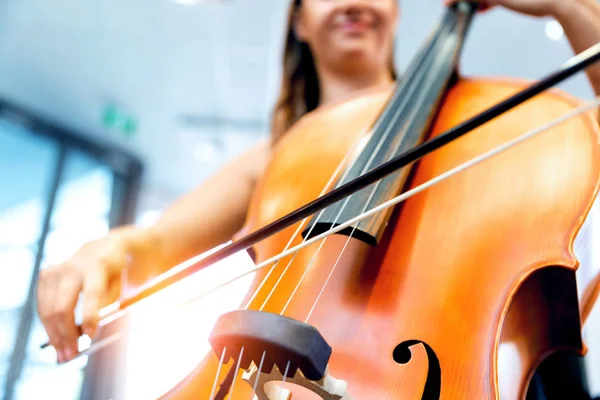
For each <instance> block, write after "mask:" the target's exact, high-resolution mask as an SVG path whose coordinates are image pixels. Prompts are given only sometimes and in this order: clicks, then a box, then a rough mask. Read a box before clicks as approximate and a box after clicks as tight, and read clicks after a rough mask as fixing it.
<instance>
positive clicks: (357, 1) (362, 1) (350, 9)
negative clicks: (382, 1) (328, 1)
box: [340, 0, 372, 17]
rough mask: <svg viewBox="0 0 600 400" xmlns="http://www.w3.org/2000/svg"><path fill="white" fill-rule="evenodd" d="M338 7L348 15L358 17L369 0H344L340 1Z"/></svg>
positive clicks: (367, 5)
mask: <svg viewBox="0 0 600 400" xmlns="http://www.w3.org/2000/svg"><path fill="white" fill-rule="evenodd" d="M371 1H372V0H371ZM340 7H342V9H343V10H342V11H344V12H345V13H346V14H347V15H348V16H351V17H358V16H359V15H361V14H362V13H364V12H365V11H366V10H367V8H368V7H369V0H346V1H342V2H340Z"/></svg>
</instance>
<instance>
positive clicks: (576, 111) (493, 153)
mask: <svg viewBox="0 0 600 400" xmlns="http://www.w3.org/2000/svg"><path fill="white" fill-rule="evenodd" d="M599 105H600V96H598V97H596V98H595V99H594V100H591V101H589V102H587V103H585V104H583V105H581V106H580V107H578V108H576V109H573V110H571V111H569V112H567V113H565V114H564V115H563V116H561V117H558V118H557V119H556V120H554V121H551V122H548V123H546V124H544V125H542V126H541V127H538V128H535V129H533V130H531V131H529V132H527V133H525V134H523V135H521V136H519V137H517V138H515V139H513V140H511V141H509V142H506V143H504V144H502V145H499V146H497V147H495V148H493V149H491V150H489V151H487V152H486V153H482V154H481V155H479V156H477V157H475V158H472V159H470V160H468V161H466V162H464V163H462V164H459V165H458V166H456V167H454V168H452V169H450V170H448V171H446V172H444V173H442V174H440V175H438V176H436V177H435V178H432V179H430V180H429V181H426V182H424V183H422V184H421V185H419V186H416V187H414V188H412V189H410V190H408V191H406V192H404V193H402V194H400V195H398V196H396V197H394V198H393V199H390V200H388V201H387V202H385V203H382V204H380V205H378V206H376V207H374V208H371V209H370V210H369V211H367V212H365V213H363V214H361V215H358V216H356V217H354V218H352V219H350V220H348V221H346V222H344V223H343V224H340V225H338V226H336V227H335V228H332V229H330V230H328V231H326V232H323V233H321V234H319V235H318V236H315V237H313V238H311V239H309V240H307V241H306V242H303V243H301V244H298V245H296V246H294V247H292V248H290V249H288V250H287V251H285V252H282V253H279V254H277V255H275V256H273V257H271V258H269V259H267V260H265V261H263V262H261V263H259V264H257V265H255V266H254V267H252V268H249V269H248V270H247V271H245V272H243V273H240V274H239V275H237V276H236V277H234V278H230V279H227V280H226V281H225V282H222V283H220V284H218V285H215V286H213V287H212V288H210V289H207V290H204V291H201V292H199V293H197V294H196V295H194V297H192V298H191V299H188V300H185V301H182V302H181V303H179V304H177V305H175V306H172V307H170V308H169V309H167V310H163V311H162V312H163V313H165V314H167V315H168V313H170V312H171V311H172V309H174V308H179V307H184V306H186V305H188V304H191V303H193V302H195V301H197V300H198V299H200V298H203V297H204V296H206V295H208V294H210V293H212V292H214V291H215V290H218V289H220V288H221V287H224V286H227V285H228V284H230V283H232V282H235V281H236V280H238V279H241V278H243V277H245V276H247V275H249V274H252V273H254V272H256V271H259V270H261V269H263V268H266V267H268V266H269V265H271V264H272V263H273V262H276V261H277V260H280V259H282V258H285V257H287V256H288V255H290V254H293V253H294V252H296V251H298V250H300V249H302V248H304V247H307V246H310V245H311V244H313V243H315V242H317V241H319V240H321V239H323V238H325V237H327V236H330V235H333V234H335V233H337V232H339V231H341V230H344V229H346V228H348V227H351V226H352V225H354V224H355V223H356V222H358V221H362V220H363V219H367V218H369V217H371V216H372V215H374V214H376V213H378V212H381V211H383V210H385V209H387V208H389V207H392V206H395V205H397V204H399V203H401V202H403V201H405V200H407V199H408V198H410V197H412V196H414V195H416V194H418V193H420V192H422V191H424V190H426V189H428V188H430V187H432V186H434V185H436V184H438V183H440V182H442V181H444V180H446V179H448V178H450V177H452V176H453V175H456V174H458V173H460V172H462V171H464V170H467V169H468V168H470V167H472V166H474V165H476V164H479V163H481V162H483V161H485V160H487V159H488V158H491V157H494V156H496V155H498V154H500V153H502V152H504V151H506V150H508V149H510V148H512V147H514V146H516V145H518V144H520V143H521V142H524V141H526V140H529V139H531V138H533V137H534V136H537V135H538V134H540V133H542V132H544V131H546V130H548V129H550V128H553V127H555V126H556V125H559V124H561V123H563V122H565V121H566V120H568V119H570V118H573V117H575V116H577V115H579V114H583V113H584V112H586V111H589V110H591V109H592V108H594V107H597V106H599ZM153 314H154V315H156V314H160V312H158V313H157V312H156V311H153ZM140 325H142V324H140ZM131 330H132V329H130V328H127V329H124V330H121V331H119V332H117V333H115V334H113V335H111V336H109V337H107V338H105V339H103V340H101V341H98V342H97V343H96V344H93V345H92V346H90V347H89V348H88V349H86V350H84V351H82V352H81V353H79V354H78V355H77V356H76V357H75V358H77V357H79V356H81V355H86V354H92V353H93V352H95V351H97V348H98V347H100V348H102V347H104V346H106V344H104V342H105V341H108V340H110V341H114V340H115V338H114V337H115V336H120V335H122V334H124V333H125V332H129V331H131Z"/></svg>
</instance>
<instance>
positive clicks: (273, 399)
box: [242, 364, 352, 400]
mask: <svg viewBox="0 0 600 400" xmlns="http://www.w3.org/2000/svg"><path fill="white" fill-rule="evenodd" d="M257 378H258V384H256V385H255V383H256V379H257ZM242 379H243V380H244V381H245V382H246V383H248V384H249V385H250V386H251V387H255V386H256V392H255V395H254V399H255V400H292V399H293V398H294V397H292V395H293V394H294V391H293V389H291V390H289V389H286V388H283V387H281V386H279V385H278V383H280V382H282V381H283V374H282V373H281V371H280V370H279V368H277V366H275V367H273V369H272V371H271V372H270V373H268V374H267V373H264V372H263V373H260V374H259V373H258V368H257V367H256V365H254V364H253V365H252V366H251V367H250V369H248V370H247V371H245V372H244V374H243V376H242ZM285 382H286V383H290V384H294V385H296V386H299V387H302V388H304V389H307V390H309V391H311V392H312V393H314V394H316V395H317V396H319V397H320V398H321V399H323V400H352V397H350V394H348V391H347V389H348V383H347V382H346V381H343V380H341V379H336V378H334V377H332V376H331V375H329V374H328V373H327V372H326V373H325V375H324V376H323V377H322V378H321V379H319V380H318V381H311V380H309V379H307V378H306V377H304V375H302V372H301V371H300V370H298V371H297V372H296V374H294V376H292V377H290V376H288V377H287V378H286V380H285Z"/></svg>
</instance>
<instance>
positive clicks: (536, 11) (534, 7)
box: [444, 0, 572, 17]
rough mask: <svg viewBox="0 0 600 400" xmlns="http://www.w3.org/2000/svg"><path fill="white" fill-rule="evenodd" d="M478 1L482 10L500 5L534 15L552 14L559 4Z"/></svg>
mask: <svg viewBox="0 0 600 400" xmlns="http://www.w3.org/2000/svg"><path fill="white" fill-rule="evenodd" d="M457 1H458V0H444V4H446V6H448V5H451V4H453V3H456V2H457ZM568 1H572V0H568ZM479 3H480V4H481V7H482V9H483V10H486V9H489V8H491V7H495V6H501V7H504V8H507V9H509V10H513V11H517V12H520V13H522V14H526V15H531V16H535V17H545V16H550V15H554V14H555V12H556V8H557V7H558V4H559V3H558V2H557V1H556V0H481V1H479Z"/></svg>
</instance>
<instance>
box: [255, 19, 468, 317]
mask: <svg viewBox="0 0 600 400" xmlns="http://www.w3.org/2000/svg"><path fill="white" fill-rule="evenodd" d="M445 18H446V19H447V18H450V15H449V14H447V15H446V16H445ZM457 23H458V22H457V21H455V22H454V25H447V26H446V25H445V26H444V27H443V28H442V29H440V30H438V31H437V32H435V34H433V35H432V37H431V39H430V41H431V43H430V45H429V46H425V47H423V48H421V50H420V51H419V54H417V56H416V57H415V59H417V60H420V61H419V62H415V63H411V65H410V66H409V69H408V70H407V72H406V75H407V76H413V75H415V74H416V73H417V72H419V71H423V70H425V71H427V65H429V64H431V62H432V61H431V58H432V57H434V56H435V55H436V51H435V50H436V49H437V47H436V46H439V41H440V38H441V37H443V34H446V31H451V30H452V29H453V28H454V26H456V24H457ZM425 76H426V74H424V73H421V74H420V75H418V76H417V78H413V79H407V80H406V83H404V84H405V85H406V86H405V88H402V89H404V90H396V91H395V92H394V94H393V96H392V99H391V100H390V101H389V103H388V106H387V107H389V108H388V109H387V110H386V111H388V112H389V110H390V109H391V108H392V107H393V108H394V113H393V114H392V116H391V121H389V122H388V124H387V126H386V128H385V131H384V134H383V137H382V138H380V139H379V142H378V143H377V146H376V148H375V150H374V151H373V152H372V154H371V157H370V159H369V160H368V162H367V165H366V166H365V167H363V170H362V171H361V173H360V174H363V173H365V172H366V171H367V170H368V168H369V167H370V166H371V165H372V162H373V160H374V158H375V157H376V155H378V154H379V151H380V149H381V146H382V145H383V143H384V142H385V140H386V139H387V137H388V136H389V134H390V133H391V132H393V127H394V124H395V123H396V122H397V120H398V118H399V117H400V115H401V114H402V112H403V110H405V109H406V108H407V107H408V106H409V105H410V104H412V103H409V101H410V99H411V98H412V95H413V93H414V92H415V91H416V90H417V89H419V88H420V85H421V84H422V81H423V80H424V79H425ZM406 88H408V89H406ZM406 91H408V93H406ZM397 102H399V104H395V103H397ZM382 124H383V121H382V119H378V120H377V121H376V123H375V125H374V126H373V128H372V132H376V131H377V130H378V129H380V126H381V125H382ZM400 139H401V138H400ZM356 161H357V160H356V158H355V159H354V162H353V163H352V165H351V166H350V167H348V168H347V169H346V172H345V174H344V177H343V178H342V179H341V181H343V180H344V179H345V178H346V176H347V174H348V173H349V172H350V169H351V167H352V166H353V165H354V164H355V162H356ZM380 182H381V181H379V182H377V183H376V184H375V186H374V188H373V191H372V194H371V196H370V198H369V201H370V199H371V197H372V196H373V194H374V193H375V191H376V190H377V188H378V186H379V184H380ZM348 201H349V197H347V198H345V199H344V202H343V204H342V206H341V207H340V210H339V211H338V214H337V215H336V217H335V218H334V222H332V223H331V226H330V228H332V227H333V226H335V224H336V223H337V222H338V221H339V218H340V216H341V214H342V213H343V211H344V209H345V208H346V206H347V204H348ZM324 211H325V210H321V213H320V214H319V216H318V217H317V218H316V219H315V223H314V224H313V226H311V227H310V229H309V231H308V233H307V235H306V237H310V234H311V233H312V231H313V230H314V228H315V227H316V226H317V223H318V220H319V218H320V217H321V216H322V214H323V212H324ZM305 220H306V219H305ZM305 220H304V221H305ZM296 233H297V232H296ZM292 239H293V238H292ZM305 240H306V238H303V242H304V241H305ZM324 242H325V240H324V241H323V242H322V243H321V245H320V246H319V248H318V249H317V250H316V252H315V254H314V256H313V258H312V260H311V261H310V262H309V264H308V266H307V267H306V269H305V270H304V273H303V275H302V277H301V278H300V281H299V283H298V285H297V286H299V285H300V283H301V282H302V280H304V277H305V276H306V274H307V273H308V270H309V269H310V267H311V265H312V264H313V262H314V260H315V259H316V255H317V254H318V253H319V252H320V251H321V248H322V247H323V245H324ZM284 250H285V249H284ZM297 254H298V252H296V253H294V255H293V256H292V259H291V260H290V261H289V262H288V264H287V266H286V267H285V269H284V270H283V272H282V273H281V274H280V276H279V279H278V280H277V282H275V285H274V286H273V287H272V288H271V291H270V292H269V295H268V296H267V297H266V299H265V300H264V301H263V304H262V305H261V307H260V311H262V310H263V309H264V307H265V305H266V304H267V302H268V301H269V300H270V298H271V296H272V295H273V293H274V291H275V290H276V288H277V287H278V286H279V283H280V282H281V280H282V279H283V277H284V275H285V274H286V273H287V271H288V270H289V268H290V266H291V264H292V263H293V262H294V260H295V258H296V255H297ZM273 268H274V267H273ZM273 268H272V269H271V271H269V275H270V272H272V270H273ZM263 283H264V281H263ZM261 287H262V285H261ZM296 289H297V287H296ZM294 292H295V291H294ZM253 299H254V297H253ZM289 301H290V299H288V301H287V303H286V305H285V306H284V310H283V311H282V312H281V313H280V314H281V315H283V313H284V311H285V309H286V308H287V306H288V304H289Z"/></svg>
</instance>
